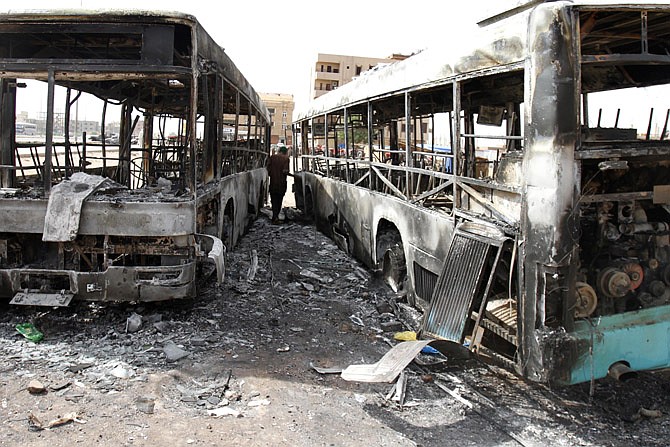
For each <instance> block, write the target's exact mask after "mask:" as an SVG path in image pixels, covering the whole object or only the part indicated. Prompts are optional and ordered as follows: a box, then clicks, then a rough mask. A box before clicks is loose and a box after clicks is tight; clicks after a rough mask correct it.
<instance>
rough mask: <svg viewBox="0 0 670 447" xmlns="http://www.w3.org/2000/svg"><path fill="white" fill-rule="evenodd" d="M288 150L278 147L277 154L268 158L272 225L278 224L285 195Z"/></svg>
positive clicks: (284, 147)
mask: <svg viewBox="0 0 670 447" xmlns="http://www.w3.org/2000/svg"><path fill="white" fill-rule="evenodd" d="M287 152H288V148H287V147H286V146H279V153H276V154H274V155H272V156H271V157H270V161H269V162H268V173H269V174H270V201H271V202H272V223H273V224H278V223H279V212H280V211H281V208H282V202H283V200H284V194H286V176H287V175H289V170H288V163H289V158H288V155H287V154H286V153H287Z"/></svg>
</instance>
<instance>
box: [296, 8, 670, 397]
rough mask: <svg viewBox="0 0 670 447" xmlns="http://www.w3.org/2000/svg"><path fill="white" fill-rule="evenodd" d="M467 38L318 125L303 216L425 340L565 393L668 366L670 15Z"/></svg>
mask: <svg viewBox="0 0 670 447" xmlns="http://www.w3.org/2000/svg"><path fill="white" fill-rule="evenodd" d="M461 37H462V38H460V39H445V42H443V45H442V46H441V48H439V47H436V48H432V49H427V50H425V51H423V52H421V53H419V54H417V55H414V56H412V57H410V58H408V59H406V60H404V61H400V62H396V63H393V64H391V65H387V66H382V67H378V68H375V69H372V70H370V71H368V72H365V73H363V74H362V75H361V76H359V77H358V78H357V79H355V80H354V81H352V82H350V83H348V84H345V85H342V86H340V87H339V88H338V89H337V90H335V91H333V92H330V93H328V94H326V95H324V96H322V97H320V98H318V99H316V100H314V101H313V102H311V103H310V104H309V106H308V107H306V108H305V110H303V111H301V112H300V113H299V115H298V117H297V119H296V120H295V123H294V131H295V133H296V141H299V142H300V146H301V151H302V156H301V158H300V162H299V163H298V164H299V166H296V167H297V168H299V169H301V171H300V172H299V173H298V174H296V200H297V203H298V205H299V206H300V207H301V208H303V209H304V210H305V211H306V212H309V213H313V215H314V217H315V220H316V223H317V225H318V227H319V228H320V229H321V230H322V231H324V232H326V233H327V234H329V235H331V236H332V238H333V239H334V240H335V241H337V243H338V244H339V245H340V246H341V247H342V248H343V249H345V250H347V251H348V252H349V253H351V254H352V255H354V256H356V257H358V258H360V259H361V260H363V261H364V262H365V263H366V264H367V265H369V266H370V267H372V268H375V269H378V271H380V272H381V274H382V275H383V277H384V278H385V279H386V281H387V282H388V283H389V284H391V285H392V286H393V287H394V288H395V289H403V292H404V293H406V294H407V298H408V301H409V303H410V304H412V305H415V306H417V307H419V308H420V309H422V310H423V321H422V323H421V327H420V333H421V335H422V336H423V337H424V338H437V339H445V340H451V341H454V342H456V343H462V344H467V345H468V346H469V348H470V349H471V350H473V351H477V352H479V353H482V354H484V353H485V354H486V355H488V356H492V357H494V358H496V359H497V360H499V361H500V362H503V363H505V364H507V365H508V366H510V367H512V368H514V369H515V370H516V371H517V372H518V373H519V374H521V375H523V376H525V377H527V378H529V379H531V380H534V381H539V382H548V383H551V384H556V385H566V384H574V383H580V382H587V381H590V380H595V379H598V378H602V377H605V376H606V375H608V373H609V374H611V375H614V376H618V377H622V376H627V375H629V374H634V371H636V370H651V369H659V368H665V367H667V366H668V365H670V350H668V342H669V341H670V340H669V334H670V239H669V235H670V207H669V204H670V142H668V136H667V132H668V129H667V124H668V105H667V98H668V95H667V93H668V92H669V91H670V90H669V89H668V82H669V81H670V5H662V4H655V3H654V4H630V3H614V4H610V5H606V4H604V2H588V1H577V0H576V1H555V2H539V1H534V2H529V3H526V4H525V5H519V6H518V7H517V8H516V9H514V10H511V11H505V12H502V13H500V14H498V15H496V16H494V17H491V18H489V19H487V20H484V21H482V22H480V24H479V27H478V28H476V32H473V33H472V34H470V35H467V36H461ZM332 148H341V149H342V150H340V151H336V152H335V153H334V154H336V156H329V155H330V154H331V153H332V151H331V149H332ZM340 154H342V155H340Z"/></svg>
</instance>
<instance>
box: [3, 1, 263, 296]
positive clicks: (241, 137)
mask: <svg viewBox="0 0 670 447" xmlns="http://www.w3.org/2000/svg"><path fill="white" fill-rule="evenodd" d="M35 98H40V100H41V99H44V101H42V102H41V103H42V104H46V114H45V115H43V116H40V117H39V118H37V119H32V122H28V123H20V121H28V120H29V119H30V118H29V117H27V116H23V115H22V114H21V113H19V111H18V110H17V107H18V106H17V104H20V105H26V104H28V105H29V106H31V107H34V106H35V105H36V104H35V103H36V102H37V101H38V100H37V99H35ZM31 102H32V103H31ZM58 104H60V105H61V106H60V107H57V105H58ZM59 110H62V112H59ZM114 114H116V115H114ZM94 115H95V116H100V117H101V121H100V122H97V121H96V122H92V121H85V120H80V118H81V117H87V119H90V118H91V117H92V116H94ZM110 117H111V118H110ZM115 120H117V122H116V123H115V122H114V121H115ZM82 121H83V123H82ZM269 122H270V117H269V113H268V110H267V108H266V107H265V106H264V104H263V103H262V101H261V100H260V98H259V96H258V95H257V93H256V92H255V91H254V89H253V88H252V87H251V85H250V84H249V83H248V82H247V81H246V79H245V78H244V76H243V75H242V74H241V73H240V72H239V70H238V69H237V67H236V66H235V65H234V63H233V62H232V61H231V60H230V59H229V58H228V56H227V55H226V54H225V53H224V51H223V49H222V48H221V47H219V46H218V45H217V44H216V43H215V42H214V41H213V40H212V39H211V37H210V36H209V35H208V34H207V32H206V31H205V30H204V29H203V28H202V27H201V25H200V24H199V23H198V22H197V20H196V19H195V18H194V17H192V16H188V15H182V14H178V13H171V14H164V13H160V14H158V13H152V12H142V11H132V12H119V11H115V12H104V11H102V12H92V13H80V12H76V11H58V12H50V13H12V14H4V15H3V16H2V20H0V157H1V159H0V179H1V185H0V186H1V189H0V295H1V296H3V297H9V298H12V302H13V303H17V304H36V305H67V304H68V303H69V302H70V300H71V299H73V298H79V299H85V300H117V301H156V300H167V299H176V298H187V297H192V296H193V295H194V293H195V285H196V281H195V280H196V277H197V275H198V273H199V272H200V270H207V271H213V270H215V271H216V274H217V278H218V279H219V280H221V279H222V278H223V274H224V256H225V250H226V248H230V247H231V246H232V245H233V244H234V243H235V241H236V240H237V238H238V237H239V236H240V235H241V234H242V233H243V231H244V230H245V229H246V228H247V226H248V221H249V220H250V219H253V218H254V217H256V216H257V215H258V212H259V211H260V208H261V207H262V205H263V204H264V201H265V195H266V193H265V189H266V185H267V172H266V170H265V164H266V160H267V156H268V154H269V147H270V146H269V140H268V136H269V134H268V132H269V127H268V126H269ZM82 125H84V126H85V127H84V126H82ZM114 125H115V126H116V128H115V129H114V130H113V131H112V130H110V129H112V128H113V127H114ZM87 134H88V135H87ZM203 261H209V262H203Z"/></svg>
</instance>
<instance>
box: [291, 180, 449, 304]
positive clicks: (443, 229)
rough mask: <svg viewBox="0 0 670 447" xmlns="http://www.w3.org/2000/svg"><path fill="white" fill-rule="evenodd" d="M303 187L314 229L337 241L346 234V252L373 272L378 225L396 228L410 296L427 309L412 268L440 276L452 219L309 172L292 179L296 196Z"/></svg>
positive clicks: (427, 294) (426, 302)
mask: <svg viewBox="0 0 670 447" xmlns="http://www.w3.org/2000/svg"><path fill="white" fill-rule="evenodd" d="M303 182H304V185H305V188H306V189H308V190H309V191H311V192H312V199H313V201H314V206H313V209H314V213H315V216H314V218H315V220H316V225H317V228H319V230H320V231H322V232H324V233H325V234H327V235H328V236H329V237H331V238H333V239H335V240H337V239H338V237H341V235H342V234H344V233H346V237H345V238H344V239H346V241H347V247H348V251H349V253H350V254H352V255H353V256H355V257H356V258H358V259H359V260H361V261H362V262H363V263H364V264H366V265H367V266H368V267H370V268H372V269H376V268H378V267H379V266H378V265H377V263H376V259H378V257H379V253H376V248H375V247H376V242H377V238H378V236H379V234H378V231H379V229H380V222H382V221H386V222H390V223H391V224H393V225H395V227H396V228H397V230H398V232H399V233H400V237H401V238H402V245H403V248H404V253H405V264H406V267H407V275H408V279H409V281H408V286H409V290H408V293H409V294H411V295H413V296H416V295H418V297H419V300H418V304H419V305H423V306H426V305H427V304H428V301H429V299H430V291H427V292H423V293H417V292H421V291H417V290H416V289H415V284H416V279H415V278H414V273H415V268H416V269H418V270H417V271H421V272H427V274H430V275H439V273H440V271H441V269H442V265H443V263H444V259H445V258H446V255H447V252H448V249H449V244H450V243H451V238H452V235H453V229H454V220H453V218H451V217H449V216H446V215H443V214H438V213H436V212H433V211H431V210H428V209H425V208H421V207H418V206H414V205H411V204H410V203H408V202H404V201H402V200H399V199H395V198H392V197H389V196H388V195H385V194H381V193H378V192H374V191H370V190H367V189H364V188H360V187H356V186H353V185H350V184H347V183H343V182H340V181H336V180H332V179H329V178H325V177H321V176H316V175H314V174H312V173H309V172H301V173H299V174H296V195H299V194H301V191H302V185H303ZM300 202H301V200H297V203H300ZM408 216H409V217H408ZM419 247H424V249H421V248H419ZM429 247H430V248H429ZM341 248H344V247H341ZM415 264H416V265H415Z"/></svg>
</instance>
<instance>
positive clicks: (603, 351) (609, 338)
mask: <svg viewBox="0 0 670 447" xmlns="http://www.w3.org/2000/svg"><path fill="white" fill-rule="evenodd" d="M571 335H572V336H574V337H575V338H577V339H579V340H584V341H586V342H587V343H589V344H591V340H593V342H592V343H593V354H592V355H590V353H589V352H586V353H585V354H583V355H582V356H581V357H580V358H579V359H578V360H577V362H576V363H575V365H574V367H573V368H572V373H571V381H570V383H572V384H574V383H580V382H587V381H590V380H591V377H593V378H594V379H600V378H603V377H605V376H606V375H607V371H608V369H609V367H610V365H612V364H613V363H616V362H619V361H625V362H627V363H628V364H629V365H630V367H631V368H632V369H633V370H636V371H641V370H650V369H659V368H666V367H670V348H669V345H670V306H660V307H653V308H649V309H642V310H638V311H634V312H626V313H622V314H617V315H610V316H606V317H598V318H593V319H592V320H590V321H587V320H580V321H578V322H576V324H575V332H573V333H571Z"/></svg>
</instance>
